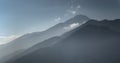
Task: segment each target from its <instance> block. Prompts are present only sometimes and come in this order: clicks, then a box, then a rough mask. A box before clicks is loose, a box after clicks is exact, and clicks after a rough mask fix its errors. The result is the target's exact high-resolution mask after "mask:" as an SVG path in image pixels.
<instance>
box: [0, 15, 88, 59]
mask: <svg viewBox="0 0 120 63" xmlns="http://www.w3.org/2000/svg"><path fill="white" fill-rule="evenodd" d="M88 20H89V18H88V17H86V16H83V15H77V16H75V17H73V18H71V19H69V20H68V21H66V22H64V23H59V24H57V25H55V26H53V27H51V28H50V29H48V30H46V31H43V32H34V33H29V34H25V35H23V36H21V37H19V38H17V39H15V40H13V41H12V42H10V43H8V44H6V45H4V47H2V48H1V49H0V54H1V55H0V58H1V57H4V56H5V57H6V56H7V55H9V54H12V53H15V52H16V51H19V50H21V49H22V51H24V50H26V49H28V48H30V47H32V46H33V45H35V44H37V43H40V42H42V41H44V40H46V39H49V38H51V37H54V36H59V35H62V34H64V33H66V32H68V31H70V30H66V29H64V27H68V26H70V25H71V24H73V23H80V24H81V23H83V22H86V21H88Z"/></svg>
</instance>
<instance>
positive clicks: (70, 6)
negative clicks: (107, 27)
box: [0, 0, 120, 36]
mask: <svg viewBox="0 0 120 63" xmlns="http://www.w3.org/2000/svg"><path fill="white" fill-rule="evenodd" d="M76 14H84V15H86V16H88V17H90V18H94V19H116V18H120V0H0V36H8V35H21V34H25V33H29V32H35V31H43V30H45V29H47V28H49V27H51V26H53V25H55V24H57V23H59V22H63V21H65V20H67V19H68V18H70V17H72V16H74V15H76Z"/></svg>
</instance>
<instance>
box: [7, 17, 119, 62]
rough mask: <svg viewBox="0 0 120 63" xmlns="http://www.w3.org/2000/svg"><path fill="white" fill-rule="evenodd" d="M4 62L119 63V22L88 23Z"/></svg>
mask: <svg viewBox="0 0 120 63" xmlns="http://www.w3.org/2000/svg"><path fill="white" fill-rule="evenodd" d="M54 31H56V30H54ZM6 63H120V19H116V20H102V21H97V20H89V21H87V22H86V23H85V24H83V25H81V26H79V27H77V28H75V29H73V30H70V31H68V32H66V33H64V34H63V35H61V36H56V37H51V38H49V39H47V40H45V41H43V42H40V43H38V44H37V45H34V46H33V47H31V48H29V49H27V50H26V51H24V52H22V53H21V54H18V55H15V56H14V57H12V58H10V59H9V60H8V61H6Z"/></svg>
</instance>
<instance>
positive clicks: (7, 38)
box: [0, 35, 19, 45]
mask: <svg viewBox="0 0 120 63" xmlns="http://www.w3.org/2000/svg"><path fill="white" fill-rule="evenodd" d="M17 37H19V36H16V35H11V36H0V45H3V44H6V43H9V42H10V41H12V40H14V39H16V38H17Z"/></svg>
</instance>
